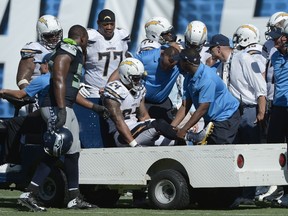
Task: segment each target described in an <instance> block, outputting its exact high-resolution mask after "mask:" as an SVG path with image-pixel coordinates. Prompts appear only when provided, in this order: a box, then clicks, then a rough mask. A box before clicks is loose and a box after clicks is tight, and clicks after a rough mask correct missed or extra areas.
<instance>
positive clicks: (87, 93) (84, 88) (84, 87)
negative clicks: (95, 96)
mask: <svg viewBox="0 0 288 216" xmlns="http://www.w3.org/2000/svg"><path fill="white" fill-rule="evenodd" d="M89 88H90V89H91V88H93V87H92V86H90V85H87V84H85V83H80V88H79V94H81V95H82V96H83V97H84V98H87V97H89V96H90V94H91V93H90V91H89V90H88V89H89Z"/></svg>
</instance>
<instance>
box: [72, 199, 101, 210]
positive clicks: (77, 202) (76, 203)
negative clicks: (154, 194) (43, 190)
mask: <svg viewBox="0 0 288 216" xmlns="http://www.w3.org/2000/svg"><path fill="white" fill-rule="evenodd" d="M67 208H68V209H91V208H98V206H97V205H93V204H90V203H88V202H85V201H84V200H83V199H81V198H80V197H76V198H75V199H72V200H71V201H70V202H69V203H68V204H67Z"/></svg>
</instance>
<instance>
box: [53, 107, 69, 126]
mask: <svg viewBox="0 0 288 216" xmlns="http://www.w3.org/2000/svg"><path fill="white" fill-rule="evenodd" d="M66 116H67V112H66V108H59V111H58V114H57V119H56V122H55V128H56V130H57V129H59V128H61V127H63V126H64V125H65V122H66Z"/></svg>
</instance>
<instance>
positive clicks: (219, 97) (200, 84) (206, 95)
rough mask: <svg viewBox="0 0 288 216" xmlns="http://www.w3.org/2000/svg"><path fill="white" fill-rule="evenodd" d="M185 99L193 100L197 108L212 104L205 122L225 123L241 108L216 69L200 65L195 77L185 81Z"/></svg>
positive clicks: (189, 77) (188, 75)
mask: <svg viewBox="0 0 288 216" xmlns="http://www.w3.org/2000/svg"><path fill="white" fill-rule="evenodd" d="M183 99H184V100H186V99H191V100H192V101H193V104H194V106H195V108H196V109H197V108H198V107H199V104H201V103H210V106H209V110H208V112H207V113H206V114H205V116H204V120H205V121H225V120H227V119H229V118H230V117H231V116H232V115H233V114H234V113H235V111H236V110H237V109H238V107H239V101H238V100H237V99H236V98H235V97H234V96H233V95H232V94H231V93H230V92H229V90H228V89H227V87H226V85H225V84H224V82H223V80H222V79H221V78H220V77H219V76H218V75H217V74H216V68H211V67H209V66H207V65H204V64H202V63H200V65H199V67H198V69H197V71H196V73H195V74H194V76H192V75H190V74H187V75H186V77H185V80H184V94H183Z"/></svg>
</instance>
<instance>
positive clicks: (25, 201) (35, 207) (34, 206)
mask: <svg viewBox="0 0 288 216" xmlns="http://www.w3.org/2000/svg"><path fill="white" fill-rule="evenodd" d="M18 203H19V204H21V205H23V206H26V207H27V208H29V209H30V210H31V211H34V212H42V211H47V210H46V208H45V207H42V206H40V205H39V204H38V203H37V199H36V197H35V196H34V195H33V194H32V193H31V192H26V193H22V194H21V195H20V197H19V199H18Z"/></svg>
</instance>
